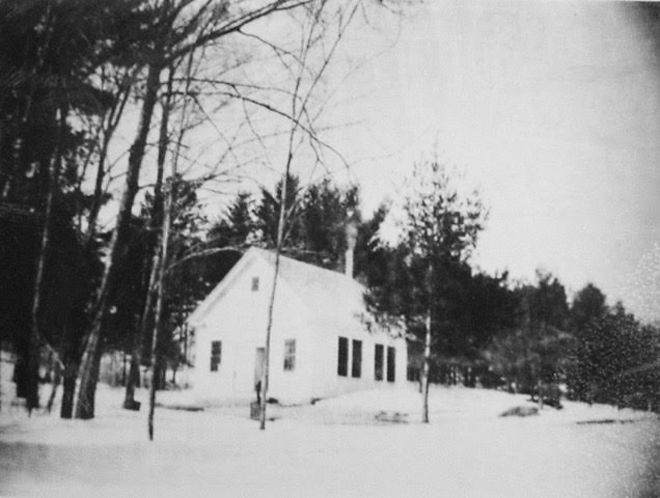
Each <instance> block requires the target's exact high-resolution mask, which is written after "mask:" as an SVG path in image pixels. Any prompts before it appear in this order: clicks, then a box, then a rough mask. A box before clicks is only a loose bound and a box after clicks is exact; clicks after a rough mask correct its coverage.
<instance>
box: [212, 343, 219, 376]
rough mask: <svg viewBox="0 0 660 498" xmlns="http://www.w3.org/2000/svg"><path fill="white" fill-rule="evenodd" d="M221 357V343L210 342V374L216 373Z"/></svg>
mask: <svg viewBox="0 0 660 498" xmlns="http://www.w3.org/2000/svg"><path fill="white" fill-rule="evenodd" d="M221 357H222V341H211V372H217V371H218V365H220V359H221Z"/></svg>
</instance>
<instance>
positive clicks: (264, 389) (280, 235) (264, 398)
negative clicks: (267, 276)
mask: <svg viewBox="0 0 660 498" xmlns="http://www.w3.org/2000/svg"><path fill="white" fill-rule="evenodd" d="M292 150H293V149H292V147H291V142H290V143H289V156H288V158H287V163H286V168H285V170H284V178H283V179H282V189H281V191H280V212H279V221H278V225H277V242H276V246H275V270H274V272H273V286H272V288H271V291H270V297H269V300H268V322H267V324H266V344H265V347H264V370H263V380H262V382H261V406H260V407H259V408H260V412H259V429H261V430H262V431H263V430H265V429H266V404H267V402H268V381H269V377H270V374H269V369H270V336H271V331H272V328H273V311H274V309H275V294H276V292H277V278H278V276H279V271H280V254H281V252H282V242H283V240H284V214H285V211H286V200H287V199H286V190H287V187H288V185H287V180H288V177H289V168H290V167H291V161H292V160H293V152H292Z"/></svg>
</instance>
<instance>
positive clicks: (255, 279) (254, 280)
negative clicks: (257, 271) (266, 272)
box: [252, 277, 259, 292]
mask: <svg viewBox="0 0 660 498" xmlns="http://www.w3.org/2000/svg"><path fill="white" fill-rule="evenodd" d="M258 290H259V277H252V292H257V291H258Z"/></svg>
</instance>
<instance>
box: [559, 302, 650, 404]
mask: <svg viewBox="0 0 660 498" xmlns="http://www.w3.org/2000/svg"><path fill="white" fill-rule="evenodd" d="M659 340H660V335H659V331H658V330H657V329H655V328H653V327H650V326H642V325H641V324H640V323H639V322H638V321H637V320H636V319H635V317H634V316H633V315H631V314H629V313H627V312H626V310H625V308H624V307H623V305H622V304H621V303H617V305H616V306H615V307H614V309H613V310H611V311H610V312H608V313H605V314H602V315H601V316H597V317H594V318H593V319H591V320H590V321H589V322H588V323H587V325H586V326H585V327H584V328H583V329H582V330H581V331H580V334H579V339H578V343H577V346H576V348H575V356H574V363H573V368H572V370H571V372H570V375H569V379H568V381H569V388H570V390H571V394H572V395H573V397H575V398H576V399H578V400H582V401H588V402H590V403H591V402H601V403H611V404H616V405H617V406H631V407H634V408H644V409H646V408H648V409H655V410H657V409H658V408H659V406H658V401H659V399H658V394H659V392H658V387H659V386H660V383H659V382H660V365H659V364H658V352H659V347H658V346H659V344H660V343H659Z"/></svg>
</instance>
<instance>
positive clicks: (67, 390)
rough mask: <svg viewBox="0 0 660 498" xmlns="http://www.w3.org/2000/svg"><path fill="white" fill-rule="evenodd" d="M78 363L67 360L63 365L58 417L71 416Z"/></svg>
mask: <svg viewBox="0 0 660 498" xmlns="http://www.w3.org/2000/svg"><path fill="white" fill-rule="evenodd" d="M77 373H78V365H77V364H76V363H75V362H73V361H68V362H66V363H65V366H64V374H63V376H62V377H63V378H62V404H61V406H60V417H61V418H71V417H72V416H73V401H74V398H75V391H76V374H77Z"/></svg>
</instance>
